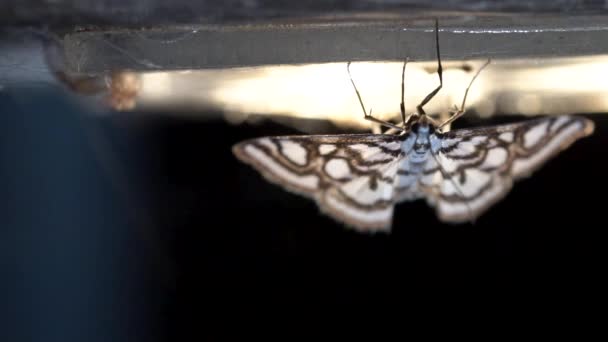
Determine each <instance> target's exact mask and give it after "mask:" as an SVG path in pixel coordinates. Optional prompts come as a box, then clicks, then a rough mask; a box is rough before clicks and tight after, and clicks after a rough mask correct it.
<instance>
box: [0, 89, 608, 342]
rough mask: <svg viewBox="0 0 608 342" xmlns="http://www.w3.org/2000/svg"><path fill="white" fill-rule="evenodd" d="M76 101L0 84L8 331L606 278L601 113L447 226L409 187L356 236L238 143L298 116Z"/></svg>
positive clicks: (199, 318) (96, 334)
mask: <svg viewBox="0 0 608 342" xmlns="http://www.w3.org/2000/svg"><path fill="white" fill-rule="evenodd" d="M73 101H74V98H73V96H71V95H69V94H67V93H66V92H65V91H63V90H60V89H59V90H58V89H28V91H27V92H25V91H23V90H17V91H13V90H11V91H8V92H4V93H2V94H0V111H1V112H2V113H3V115H2V122H1V124H0V127H2V132H1V134H0V142H1V143H0V147H1V151H2V153H1V154H0V156H1V159H0V160H1V162H2V168H1V169H0V170H2V175H1V179H2V181H1V183H0V184H2V189H3V191H2V216H1V217H2V222H3V224H2V230H1V232H2V236H1V238H0V241H2V242H1V243H2V248H0V250H2V255H3V256H2V260H3V264H4V265H5V266H4V267H3V268H5V269H6V270H7V271H8V272H7V273H6V277H5V279H7V280H9V281H8V282H5V283H4V284H3V285H2V286H3V288H4V289H3V290H2V293H3V294H7V300H8V301H6V302H5V303H8V304H9V305H5V306H4V308H5V309H8V310H7V312H8V314H7V315H6V317H5V318H3V321H4V322H9V323H10V324H7V325H6V326H7V327H10V328H9V329H8V330H3V333H6V334H8V335H7V338H10V340H21V338H24V339H23V340H26V339H25V337H29V338H31V339H33V340H36V339H38V340H75V341H76V340H82V339H84V338H86V339H87V340H100V341H102V340H108V339H112V340H140V339H141V340H165V339H166V340H182V339H186V338H198V339H204V340H206V339H208V338H213V337H218V336H224V337H225V336H232V335H234V334H242V333H244V332H243V331H240V330H239V329H235V330H229V331H225V330H224V329H222V328H219V326H218V325H216V324H217V323H220V322H223V323H226V322H228V323H230V322H231V324H237V325H238V324H240V323H237V322H241V319H245V321H249V320H251V319H255V318H258V316H259V315H260V314H261V311H267V310H270V311H271V312H274V313H278V314H279V315H287V317H289V316H288V315H289V313H291V312H297V311H300V310H302V309H301V308H302V307H309V308H314V309H315V310H320V311H322V312H323V311H325V310H321V309H320V308H321V307H325V306H327V305H331V306H334V305H338V307H341V306H342V305H355V306H356V307H358V306H360V305H363V303H376V304H378V303H385V304H387V303H388V307H391V306H392V305H396V303H407V304H399V305H407V308H404V310H406V311H407V310H411V305H412V304H413V303H414V302H419V301H423V302H426V301H427V300H428V301H434V300H437V299H438V298H443V297H448V298H449V297H452V298H460V299H463V298H466V301H467V303H468V305H471V304H472V303H473V302H475V301H478V300H479V299H480V298H482V299H483V298H494V297H500V298H509V297H511V296H516V297H518V298H520V299H521V298H527V297H528V296H530V297H536V296H541V297H546V298H550V299H551V301H553V304H552V305H557V306H559V307H562V305H565V304H564V303H565V302H567V301H571V300H572V301H578V300H579V298H585V297H587V296H591V297H594V296H595V294H597V293H600V292H602V291H603V288H605V285H606V284H605V281H603V275H602V273H603V270H604V260H605V248H604V245H605V243H604V241H605V237H606V234H605V232H604V227H605V210H606V209H605V208H604V206H605V203H604V200H603V197H604V196H603V194H604V193H605V191H606V181H605V179H604V178H605V174H606V172H607V171H608V169H607V166H606V162H605V160H604V158H603V155H604V153H603V152H602V149H603V148H604V146H606V143H607V142H606V138H605V136H606V134H605V130H606V129H607V127H608V121H607V120H606V119H605V118H604V116H602V115H588V117H589V118H591V119H593V120H594V121H595V123H596V126H597V127H596V132H595V134H594V135H592V136H591V137H588V138H585V139H582V140H580V141H578V142H576V143H575V144H574V145H573V146H572V147H571V148H570V149H568V150H566V151H565V152H563V153H562V154H561V155H559V156H558V157H557V158H555V159H553V160H551V161H550V162H549V163H548V164H547V165H546V166H545V167H543V168H542V169H541V170H540V171H538V172H537V173H536V174H534V175H533V176H532V177H531V178H529V179H526V180H523V181H520V182H518V183H517V184H516V185H515V187H514V189H513V191H512V192H511V193H510V194H509V195H508V196H507V198H506V199H505V200H503V201H502V202H500V203H498V204H497V205H495V206H494V207H493V208H492V209H490V210H489V212H487V213H486V214H485V215H483V216H482V217H481V218H480V219H479V220H478V221H477V222H476V223H475V224H474V225H471V224H463V225H446V224H442V223H440V222H438V221H437V219H436V218H435V215H434V212H433V210H432V209H431V208H429V207H428V206H427V205H426V203H424V202H422V201H418V202H413V203H403V204H400V205H398V206H397V208H396V211H395V218H394V225H393V226H394V228H393V233H392V234H390V235H386V234H377V235H365V234H359V233H356V232H354V231H351V230H348V229H345V228H344V227H342V226H341V225H340V224H337V223H335V222H334V221H332V220H331V219H329V218H327V217H325V216H323V215H321V214H320V213H319V210H318V209H317V208H316V206H315V204H314V203H313V202H312V201H310V200H307V199H304V198H301V197H299V196H297V195H293V194H291V193H288V192H286V191H283V190H282V189H280V188H279V187H277V186H275V185H272V184H269V183H268V182H266V181H265V180H263V179H262V178H261V177H260V176H259V175H258V174H257V173H256V172H255V171H253V170H252V169H251V168H250V167H248V166H246V165H244V164H241V163H239V162H238V161H237V160H236V159H235V158H234V157H233V155H232V153H231V146H232V145H233V144H234V143H236V142H238V141H240V140H242V139H246V138H251V137H259V136H263V135H272V134H289V133H297V131H295V130H294V129H291V128H287V127H283V126H281V125H279V124H273V123H270V122H264V123H261V124H259V125H255V126H252V125H242V126H231V125H229V124H227V123H225V122H223V121H220V120H217V121H197V120H186V119H176V118H170V117H168V116H165V115H145V116H143V115H138V114H137V113H133V114H125V113H116V114H114V115H112V116H90V115H89V114H91V113H86V112H83V107H82V106H80V105H78V104H77V103H74V102H73ZM85 114H86V115H85ZM148 114H149V113H148ZM158 114H161V113H158ZM518 119H523V118H512V117H509V118H504V117H497V118H495V119H492V120H484V121H479V120H471V119H465V118H463V119H462V120H461V121H460V122H459V125H460V126H463V125H469V126H471V125H482V124H491V123H497V122H505V121H513V120H518ZM328 130H334V129H332V128H328ZM335 131H339V130H338V129H335ZM7 223H8V224H7ZM3 273H4V272H3ZM427 298H428V299H427ZM49 337H56V339H54V338H49ZM7 340H9V339H7Z"/></svg>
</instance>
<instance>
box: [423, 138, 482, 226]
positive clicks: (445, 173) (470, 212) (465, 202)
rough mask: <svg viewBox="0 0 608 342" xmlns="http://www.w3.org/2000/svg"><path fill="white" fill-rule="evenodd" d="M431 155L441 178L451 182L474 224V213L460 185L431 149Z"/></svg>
mask: <svg viewBox="0 0 608 342" xmlns="http://www.w3.org/2000/svg"><path fill="white" fill-rule="evenodd" d="M431 155H432V156H433V159H435V162H436V163H437V166H438V167H439V171H441V174H442V175H443V178H445V179H448V180H449V181H450V183H452V186H453V187H454V189H456V192H458V196H460V197H461V198H462V200H463V203H464V205H465V206H466V207H467V211H468V212H469V219H470V220H471V224H475V215H473V209H471V207H470V206H469V203H468V202H467V200H466V196H465V195H464V193H462V191H461V190H460V187H458V184H456V182H455V181H454V178H452V176H450V174H449V173H448V172H447V171H446V170H445V169H444V168H443V166H441V163H440V162H439V159H438V158H437V156H436V155H435V153H433V150H432V149H431Z"/></svg>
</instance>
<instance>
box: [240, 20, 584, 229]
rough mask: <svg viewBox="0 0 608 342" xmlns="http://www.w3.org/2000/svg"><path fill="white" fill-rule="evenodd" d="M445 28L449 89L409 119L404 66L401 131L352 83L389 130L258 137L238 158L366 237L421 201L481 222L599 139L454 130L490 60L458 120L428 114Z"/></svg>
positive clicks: (564, 129) (506, 128)
mask: <svg viewBox="0 0 608 342" xmlns="http://www.w3.org/2000/svg"><path fill="white" fill-rule="evenodd" d="M437 26H438V25H437V22H435V39H436V52H437V61H438V68H437V74H438V75H439V86H438V87H437V88H435V90H433V91H432V92H431V93H429V94H428V95H427V96H426V97H425V99H424V100H423V101H422V102H421V103H420V104H419V105H418V106H417V107H416V108H417V110H416V113H413V114H411V115H409V116H406V114H405V105H404V95H403V92H404V91H403V89H404V78H405V76H404V75H405V67H406V64H407V60H406V61H405V62H404V64H403V71H402V78H401V87H402V96H401V118H402V123H401V125H397V124H393V123H391V122H387V121H382V120H379V119H377V118H374V117H372V116H371V114H368V112H367V110H366V109H365V106H364V104H363V101H362V99H361V95H360V94H359V91H358V89H357V87H356V85H355V83H354V81H353V80H352V77H351V78H350V79H351V82H352V85H353V87H354V90H355V93H356V95H357V97H358V99H359V102H360V104H361V108H362V110H363V114H364V117H365V119H367V120H370V121H373V122H376V123H379V124H381V125H383V126H386V127H389V128H390V129H389V131H387V132H385V133H384V134H343V135H300V136H274V137H262V138H255V139H251V140H246V141H243V142H240V143H238V144H236V145H235V146H234V147H233V152H234V154H235V155H236V157H237V158H238V159H240V160H241V161H243V162H245V163H247V164H250V165H251V166H253V167H254V168H255V169H256V170H258V171H259V172H260V173H261V174H262V175H263V176H264V177H265V178H266V179H268V180H269V181H270V182H273V183H276V184H278V185H280V186H282V187H283V188H285V189H287V190H289V191H292V192H295V193H297V194H301V195H303V196H306V197H309V198H311V199H313V200H314V201H315V202H316V203H317V204H318V206H319V208H320V209H321V211H322V212H324V213H325V214H327V215H329V216H330V217H332V218H334V219H336V220H338V221H340V222H343V223H345V224H346V225H348V226H350V227H353V228H355V229H357V230H359V231H367V232H378V231H385V232H388V231H390V229H391V225H392V217H393V211H394V207H395V205H396V204H397V203H400V202H403V201H412V200H417V199H426V201H427V202H428V204H429V205H431V206H433V207H434V208H435V210H436V214H437V216H438V218H439V219H440V220H442V221H444V222H450V223H460V222H466V221H473V220H475V218H477V217H478V216H479V215H481V214H482V213H484V212H485V211H486V210H487V209H488V208H490V207H491V206H492V205H493V204H495V203H496V202H497V201H499V200H500V199H502V198H503V197H504V196H505V195H506V194H507V193H508V192H509V190H510V189H511V187H512V185H513V182H514V181H515V180H517V179H520V178H522V177H526V176H528V175H530V174H531V173H532V172H534V171H535V170H537V169H538V168H539V167H540V166H542V165H543V164H544V163H545V162H546V161H547V160H548V159H550V158H551V157H553V156H555V155H556V154H558V153H559V152H560V151H561V150H563V149H565V148H567V147H568V146H570V145H571V144H572V143H573V142H574V141H576V140H577V139H579V138H581V137H584V136H587V135H590V134H591V133H592V132H593V130H594V124H593V122H592V121H590V120H588V119H585V118H583V117H578V116H568V115H564V116H553V117H546V118H540V119H533V120H527V121H523V122H518V123H513V124H505V125H498V126H491V127H480V128H472V129H458V130H453V131H447V132H444V130H445V128H446V126H447V125H448V124H450V123H451V122H453V121H454V120H456V119H457V118H458V117H460V116H462V115H463V114H464V112H465V102H466V97H467V94H468V91H469V89H470V87H471V85H472V84H473V81H474V80H475V78H476V77H477V76H478V75H479V73H480V72H481V70H482V69H483V68H485V66H487V65H488V63H489V62H490V61H489V60H488V62H487V63H486V64H485V65H484V66H483V67H482V68H480V69H479V70H478V71H477V73H476V74H475V76H474V77H473V78H472V79H471V81H470V83H469V85H468V87H467V89H466V91H465V95H464V98H463V101H462V105H461V107H460V108H456V110H454V111H453V112H452V115H451V116H450V117H449V119H447V120H446V121H444V122H438V121H436V119H433V118H431V117H430V116H429V115H427V114H426V113H425V111H424V108H423V107H424V105H425V104H426V103H428V102H429V101H430V100H431V99H432V98H433V96H435V94H437V92H439V90H440V89H441V87H442V85H443V79H442V66H441V58H440V53H439V34H438V27H437ZM349 67H350V63H349V64H347V70H348V72H349V76H350V68H349Z"/></svg>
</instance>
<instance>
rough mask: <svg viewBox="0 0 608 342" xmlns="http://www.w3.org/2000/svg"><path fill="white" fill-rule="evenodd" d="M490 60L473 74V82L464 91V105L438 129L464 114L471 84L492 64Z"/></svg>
mask: <svg viewBox="0 0 608 342" xmlns="http://www.w3.org/2000/svg"><path fill="white" fill-rule="evenodd" d="M490 62H491V59H490V58H488V60H487V61H486V62H485V63H484V65H482V66H481V68H479V70H477V72H476V73H475V76H473V78H472V79H471V82H469V85H468V86H467V89H466V90H465V91H464V97H463V98H462V105H461V106H460V109H458V108H457V110H456V112H455V113H454V114H452V116H450V117H449V118H448V119H447V120H445V121H444V122H443V123H442V124H441V125H439V127H437V129H441V128H443V127H445V126H446V125H447V124H450V123H452V122H454V120H456V119H458V118H459V117H461V116H462V115H463V114H464V112H465V104H466V102H467V96H468V95H469V89H471V86H472V85H473V82H475V79H476V78H477V76H479V74H481V71H482V70H483V69H485V68H486V67H487V66H488V64H490Z"/></svg>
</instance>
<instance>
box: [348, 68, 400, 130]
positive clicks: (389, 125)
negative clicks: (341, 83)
mask: <svg viewBox="0 0 608 342" xmlns="http://www.w3.org/2000/svg"><path fill="white" fill-rule="evenodd" d="M346 71H348V77H349V78H350V83H351V84H352V85H353V88H354V89H355V93H356V94H357V98H358V99H359V104H361V109H362V110H363V117H364V118H365V120H369V121H372V122H376V123H379V124H380V125H382V126H386V127H390V128H395V129H397V130H399V131H403V130H404V128H403V127H399V126H397V125H395V124H392V123H390V122H388V121H384V120H380V119H376V118H375V117H373V116H372V113H371V111H370V113H369V114H367V110H365V105H364V104H363V100H362V99H361V94H360V93H359V89H357V86H356V85H355V81H354V80H353V76H352V75H351V73H350V62H348V63H347V64H346Z"/></svg>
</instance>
